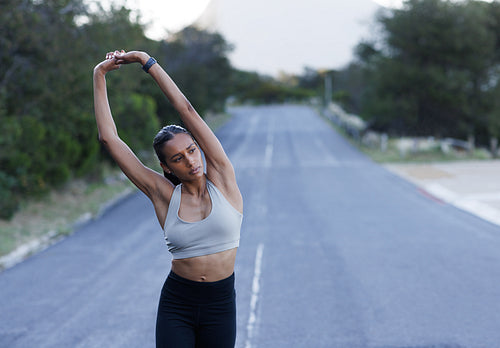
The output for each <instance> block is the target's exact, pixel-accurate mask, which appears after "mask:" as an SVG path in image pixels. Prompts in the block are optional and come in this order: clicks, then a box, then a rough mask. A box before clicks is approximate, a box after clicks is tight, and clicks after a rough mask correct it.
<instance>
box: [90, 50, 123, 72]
mask: <svg viewBox="0 0 500 348" xmlns="http://www.w3.org/2000/svg"><path fill="white" fill-rule="evenodd" d="M118 53H125V51H123V50H122V52H119V51H114V52H108V53H106V59H105V60H103V61H102V62H100V63H99V64H97V65H96V66H95V68H94V73H97V72H99V73H102V74H103V75H106V73H108V72H110V71H113V70H116V69H119V68H120V66H121V64H120V62H118V59H117V58H116V57H115V56H116V54H118Z"/></svg>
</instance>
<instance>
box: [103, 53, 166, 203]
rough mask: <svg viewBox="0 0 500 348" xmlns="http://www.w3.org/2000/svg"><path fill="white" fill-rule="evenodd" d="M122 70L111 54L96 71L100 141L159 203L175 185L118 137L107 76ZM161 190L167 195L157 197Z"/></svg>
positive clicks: (125, 170) (134, 181)
mask: <svg viewBox="0 0 500 348" xmlns="http://www.w3.org/2000/svg"><path fill="white" fill-rule="evenodd" d="M119 67H120V65H119V64H118V62H117V60H116V59H115V58H114V54H113V53H108V54H107V55H106V60H105V61H103V62H101V63H100V64H98V65H97V66H96V67H95V68H94V110H95V118H96V122H97V129H98V131H99V140H100V141H101V142H102V143H103V144H104V146H105V147H106V149H107V150H108V151H109V153H110V154H111V157H113V159H114V160H115V161H116V163H117V164H118V165H119V166H120V168H121V169H122V171H123V172H124V173H125V175H126V176H127V177H128V178H129V179H130V180H131V181H132V182H133V183H134V184H135V185H136V186H137V187H138V188H139V189H140V190H141V191H143V192H144V193H145V194H146V195H147V196H148V197H149V198H150V199H151V200H152V201H153V203H155V201H158V196H162V197H168V198H169V197H170V194H171V191H172V190H173V185H172V184H171V183H170V182H169V181H168V180H167V179H166V178H164V177H163V176H162V175H160V174H158V173H157V172H155V171H153V170H151V169H149V168H147V167H146V166H144V165H143V164H142V163H141V161H140V160H139V159H138V158H137V157H136V156H135V154H134V153H133V152H132V150H131V149H130V148H129V147H128V146H127V144H125V143H124V142H123V141H122V140H121V139H120V137H119V136H118V132H117V129H116V125H115V122H114V120H113V116H112V114H111V108H110V106H109V101H108V95H107V89H106V78H105V76H106V73H108V72H110V71H112V70H116V69H118V68H119ZM160 191H166V192H163V193H164V195H157V194H155V193H160ZM169 193H170V194H169Z"/></svg>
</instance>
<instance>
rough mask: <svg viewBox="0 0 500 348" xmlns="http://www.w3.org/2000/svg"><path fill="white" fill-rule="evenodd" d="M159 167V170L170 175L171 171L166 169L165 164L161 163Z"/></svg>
mask: <svg viewBox="0 0 500 348" xmlns="http://www.w3.org/2000/svg"><path fill="white" fill-rule="evenodd" d="M160 166H161V168H162V169H163V171H164V172H165V173H167V174H172V171H171V170H170V168H168V166H167V165H166V164H165V163H161V162H160Z"/></svg>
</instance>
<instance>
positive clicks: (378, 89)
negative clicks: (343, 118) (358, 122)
mask: <svg viewBox="0 0 500 348" xmlns="http://www.w3.org/2000/svg"><path fill="white" fill-rule="evenodd" d="M492 6H493V5H492V4H486V3H482V2H476V1H467V2H461V3H454V2H450V1H442V0H409V1H406V2H405V3H404V6H403V8H402V9H400V10H393V11H388V12H387V11H386V12H382V13H381V14H380V15H379V18H378V21H379V23H380V24H381V26H382V28H383V29H384V32H385V37H384V38H383V40H381V42H382V44H379V45H377V44H369V43H362V44H361V45H360V46H358V51H357V53H358V57H359V59H360V60H361V62H362V64H364V67H365V78H366V84H367V86H368V88H367V90H366V93H365V94H364V107H363V114H364V115H365V116H366V115H369V117H371V118H372V121H373V124H374V127H375V128H378V129H384V130H390V131H393V132H396V133H400V134H401V133H404V134H415V135H438V136H439V135H443V136H457V137H465V136H467V135H469V134H476V136H479V137H481V136H482V135H483V134H484V132H485V131H486V129H487V128H488V116H487V115H489V114H490V113H491V110H492V109H493V103H492V101H491V100H489V98H488V92H489V91H490V90H491V89H492V88H494V87H495V84H496V82H495V81H494V78H493V76H494V75H493V72H494V68H495V67H496V66H498V49H497V48H498V36H497V35H496V33H495V32H494V31H493V30H492V27H494V25H493V24H492V23H497V22H498V17H497V18H494V17H493V16H492V14H491V7H492ZM494 6H497V5H494Z"/></svg>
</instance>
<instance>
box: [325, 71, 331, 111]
mask: <svg viewBox="0 0 500 348" xmlns="http://www.w3.org/2000/svg"><path fill="white" fill-rule="evenodd" d="M331 100H332V74H331V72H330V71H326V72H325V106H328V104H329V103H330V101H331Z"/></svg>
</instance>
